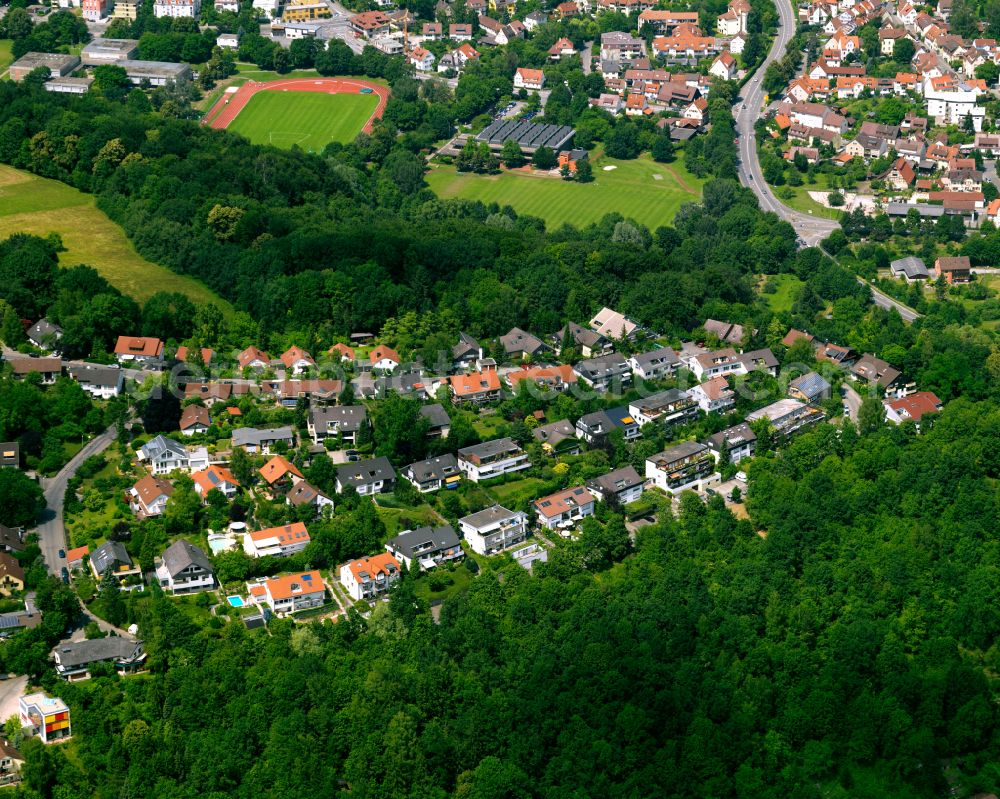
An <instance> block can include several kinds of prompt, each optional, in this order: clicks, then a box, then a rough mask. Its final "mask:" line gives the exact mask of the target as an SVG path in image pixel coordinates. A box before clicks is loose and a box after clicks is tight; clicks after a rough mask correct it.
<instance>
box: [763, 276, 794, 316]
mask: <svg viewBox="0 0 1000 799" xmlns="http://www.w3.org/2000/svg"><path fill="white" fill-rule="evenodd" d="M767 283H771V284H773V285H774V286H776V287H777V289H778V290H777V291H776V292H774V293H773V294H769V293H768V292H766V291H764V290H763V287H764V285H766V284H767ZM802 285H803V284H802V281H801V280H799V279H798V278H797V277H796V276H795V275H764V277H763V279H762V283H761V296H762V297H763V298H764V300H765V301H766V302H767V304H768V306H769V307H770V308H771V310H772V311H773V312H774V313H781V312H782V311H790V310H792V304H793V303H794V302H795V295H796V293H797V292H798V290H799V289H800V288H801V287H802Z"/></svg>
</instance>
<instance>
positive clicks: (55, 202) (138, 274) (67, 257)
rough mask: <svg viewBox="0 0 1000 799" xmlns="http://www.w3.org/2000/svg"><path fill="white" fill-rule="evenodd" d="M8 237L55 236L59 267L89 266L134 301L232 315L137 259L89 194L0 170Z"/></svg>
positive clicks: (1, 225) (208, 294)
mask: <svg viewBox="0 0 1000 799" xmlns="http://www.w3.org/2000/svg"><path fill="white" fill-rule="evenodd" d="M13 233H32V234H34V235H36V236H47V235H48V234H49V233H58V234H59V235H60V236H61V237H62V241H63V245H64V246H65V247H66V250H65V252H61V253H59V263H60V265H62V266H76V265H77V264H87V265H88V266H92V267H94V269H96V270H97V271H98V272H100V273H101V275H103V276H104V278H105V279H106V280H107V281H108V282H109V283H110V284H111V285H113V286H115V287H116V288H117V289H118V290H119V291H121V292H122V293H123V294H127V295H129V296H130V297H133V298H134V299H136V300H138V301H139V302H142V301H143V300H146V299H148V298H149V297H151V296H152V295H153V294H155V293H156V292H157V291H176V292H180V293H181V294H184V295H186V296H187V297H190V299H191V301H192V302H194V303H195V304H196V305H200V304H204V303H207V302H214V303H215V304H216V305H218V306H219V308H221V309H222V311H223V313H225V314H226V315H227V316H228V315H230V314H232V312H233V309H232V306H230V305H229V303H227V302H226V301H225V300H223V299H221V298H220V297H219V296H217V295H216V294H215V293H214V292H213V291H211V290H210V289H209V288H208V287H207V286H205V285H203V284H202V283H199V282H198V281H197V280H194V279H193V278H190V277H185V276H183V275H178V274H176V273H175V272H171V271H170V270H169V269H167V268H166V267H165V266H158V265H156V264H153V263H150V262H149V261H147V260H146V259H145V258H143V257H142V256H140V255H139V254H138V253H137V252H136V251H135V248H134V247H133V246H132V243H131V242H130V241H129V240H128V238H126V236H125V233H124V231H122V229H121V228H120V227H118V225H116V224H115V223H114V222H112V221H111V220H110V219H108V217H107V216H105V215H104V213H103V212H102V211H100V210H98V208H97V206H96V205H95V201H94V197H93V195H90V194H84V193H83V192H80V191H77V190H76V189H74V188H72V187H71V186H67V185H66V184H64V183H60V182H59V181H56V180H48V179H46V178H40V177H38V176H36V175H32V174H30V173H29V172H21V171H19V170H17V169H12V168H11V167H8V166H4V165H0V238H6V237H7V236H10V235H11V234H13Z"/></svg>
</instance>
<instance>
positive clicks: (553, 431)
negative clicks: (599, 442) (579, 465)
mask: <svg viewBox="0 0 1000 799" xmlns="http://www.w3.org/2000/svg"><path fill="white" fill-rule="evenodd" d="M531 435H532V436H533V437H534V439H535V440H536V441H539V442H541V445H542V449H543V450H544V451H545V453H546V454H547V455H578V454H579V453H580V441H579V439H578V438H577V437H576V428H575V427H574V426H573V424H572V423H571V422H569V421H568V420H566V419H561V420H560V421H558V422H551V423H549V424H543V425H541V426H539V427H536V428H535V429H534V430H532V431H531Z"/></svg>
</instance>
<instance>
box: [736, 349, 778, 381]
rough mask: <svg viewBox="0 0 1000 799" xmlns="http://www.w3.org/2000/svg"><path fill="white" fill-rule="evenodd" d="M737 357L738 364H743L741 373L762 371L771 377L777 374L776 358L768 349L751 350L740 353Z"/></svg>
mask: <svg viewBox="0 0 1000 799" xmlns="http://www.w3.org/2000/svg"><path fill="white" fill-rule="evenodd" d="M738 357H739V362H740V364H741V365H742V366H743V370H742V373H743V374H750V372H764V373H766V374H769V375H770V376H771V377H777V376H778V359H777V358H775V357H774V353H773V352H771V350H769V349H763V350H751V351H750V352H744V353H741V354H740V355H739V356H738Z"/></svg>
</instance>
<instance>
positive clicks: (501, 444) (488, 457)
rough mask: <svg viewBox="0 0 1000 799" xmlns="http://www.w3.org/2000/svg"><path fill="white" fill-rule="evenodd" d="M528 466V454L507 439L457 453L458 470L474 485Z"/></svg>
mask: <svg viewBox="0 0 1000 799" xmlns="http://www.w3.org/2000/svg"><path fill="white" fill-rule="evenodd" d="M530 466H531V461H529V460H528V454H527V453H526V452H525V451H524V450H523V449H521V448H520V447H519V446H518V445H517V444H515V443H514V441H513V440H511V439H509V438H498V439H495V440H493V441H485V442H483V443H482V444H475V445H473V446H471V447H464V448H462V449H460V450H459V451H458V468H459V469H461V470H462V472H463V473H464V474H465V476H466V477H468V478H469V479H470V480H472V482H474V483H478V482H479V481H480V480H489V479H491V478H493V477H500V476H502V475H505V474H511V473H512V472H519V471H522V470H524V469H527V468H529V467H530Z"/></svg>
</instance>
